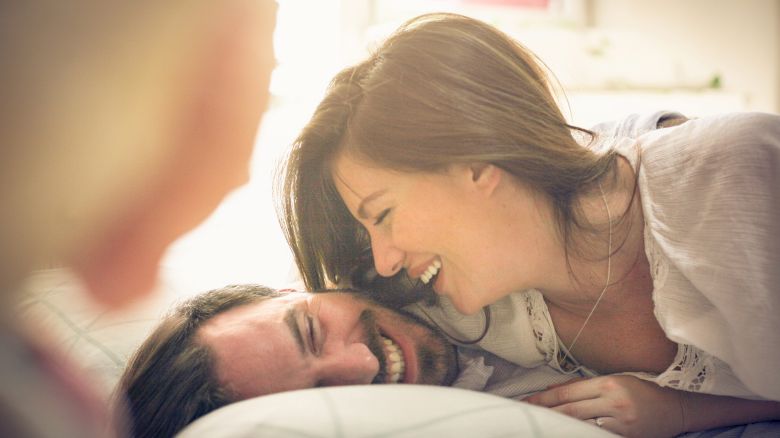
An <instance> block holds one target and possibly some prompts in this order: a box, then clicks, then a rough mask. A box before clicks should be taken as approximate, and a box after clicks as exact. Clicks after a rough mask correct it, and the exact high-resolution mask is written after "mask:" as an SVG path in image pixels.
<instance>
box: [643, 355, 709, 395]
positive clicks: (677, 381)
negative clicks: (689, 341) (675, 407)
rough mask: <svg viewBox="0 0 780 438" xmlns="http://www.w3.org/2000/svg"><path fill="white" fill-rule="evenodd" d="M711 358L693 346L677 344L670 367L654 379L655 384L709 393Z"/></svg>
mask: <svg viewBox="0 0 780 438" xmlns="http://www.w3.org/2000/svg"><path fill="white" fill-rule="evenodd" d="M712 369H713V363H712V356H710V355H709V354H707V353H705V352H703V351H701V350H699V349H698V348H696V347H694V346H693V345H686V344H678V347H677V356H676V357H675V358H674V361H673V362H672V365H671V366H670V367H669V368H668V369H667V370H666V371H664V372H663V373H662V374H661V375H659V376H658V377H656V378H655V381H656V383H658V384H659V385H661V386H666V387H669V388H675V389H682V390H684V391H693V392H709V388H710V386H712V385H711V383H712V382H711V379H710V377H711V372H712V371H711V370H712Z"/></svg>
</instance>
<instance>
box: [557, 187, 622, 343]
mask: <svg viewBox="0 0 780 438" xmlns="http://www.w3.org/2000/svg"><path fill="white" fill-rule="evenodd" d="M599 191H600V192H601V199H602V200H603V201H604V208H605V209H606V210H607V221H608V222H609V240H608V242H607V281H606V282H605V284H604V289H602V290H601V294H599V297H598V298H597V299H596V303H595V304H593V308H592V309H590V313H588V316H587V318H585V322H583V323H582V327H580V330H579V331H578V332H577V335H576V336H574V340H572V341H571V344H569V347H568V348H567V349H566V350H567V351H566V355H567V356H569V355H571V354H572V351H573V349H574V345H575V344H577V340H578V339H580V335H581V334H582V331H583V330H585V326H587V325H588V321H590V317H591V316H593V312H595V311H596V308H597V307H598V306H599V303H601V299H602V298H604V293H605V292H606V291H607V288H608V287H609V280H610V277H611V276H612V214H611V213H610V211H609V203H608V202H607V196H606V195H604V189H602V188H601V183H599Z"/></svg>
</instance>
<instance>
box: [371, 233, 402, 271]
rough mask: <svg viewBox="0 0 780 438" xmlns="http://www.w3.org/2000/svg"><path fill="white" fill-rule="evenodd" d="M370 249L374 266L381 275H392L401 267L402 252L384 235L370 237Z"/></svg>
mask: <svg viewBox="0 0 780 438" xmlns="http://www.w3.org/2000/svg"><path fill="white" fill-rule="evenodd" d="M371 251H372V252H373V253H374V267H376V272H377V273H378V274H379V275H381V276H383V277H392V276H393V275H395V274H397V273H398V271H400V270H401V268H402V267H403V262H404V253H403V251H401V250H400V249H398V248H396V247H395V246H393V245H392V243H391V242H390V241H389V239H387V238H384V237H378V238H372V239H371Z"/></svg>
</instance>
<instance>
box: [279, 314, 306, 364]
mask: <svg viewBox="0 0 780 438" xmlns="http://www.w3.org/2000/svg"><path fill="white" fill-rule="evenodd" d="M298 313H299V312H298V306H292V307H290V309H289V310H287V313H286V314H285V315H284V322H285V323H286V324H287V327H289V328H290V331H291V332H292V335H293V338H295V343H297V344H298V349H299V350H301V354H305V353H306V345H305V344H304V342H303V335H302V334H301V327H300V326H299V325H298V318H297V316H298Z"/></svg>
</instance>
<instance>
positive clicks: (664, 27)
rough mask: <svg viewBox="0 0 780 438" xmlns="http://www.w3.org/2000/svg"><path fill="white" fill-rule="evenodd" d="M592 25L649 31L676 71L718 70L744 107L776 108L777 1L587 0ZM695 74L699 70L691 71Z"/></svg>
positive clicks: (779, 72) (779, 73)
mask: <svg viewBox="0 0 780 438" xmlns="http://www.w3.org/2000/svg"><path fill="white" fill-rule="evenodd" d="M591 6H592V8H593V10H592V11H591V20H592V23H591V24H592V25H594V26H595V27H598V28H602V29H614V30H631V31H633V32H639V33H641V34H644V35H648V36H652V38H653V39H655V40H657V41H658V42H659V44H660V45H661V46H662V47H664V48H665V49H666V50H668V53H669V56H670V58H673V59H676V62H677V65H678V66H679V69H680V73H681V74H685V72H707V71H709V72H711V73H712V74H720V76H721V77H722V81H723V89H724V91H727V92H737V93H744V98H745V103H746V109H750V110H757V111H769V112H780V1H777V0H740V1H735V0H683V1H680V0H653V1H639V0H592V2H591ZM693 74H698V73H693Z"/></svg>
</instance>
